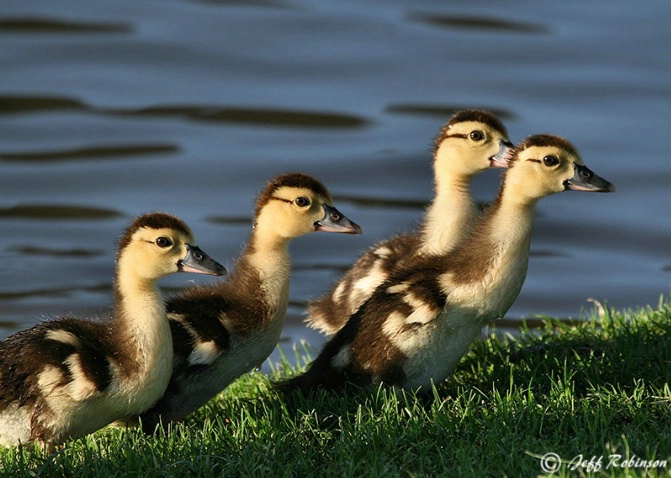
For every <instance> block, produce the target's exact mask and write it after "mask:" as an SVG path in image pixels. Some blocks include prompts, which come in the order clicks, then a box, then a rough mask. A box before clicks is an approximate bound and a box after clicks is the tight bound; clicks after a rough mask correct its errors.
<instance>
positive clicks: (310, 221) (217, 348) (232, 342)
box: [140, 173, 362, 433]
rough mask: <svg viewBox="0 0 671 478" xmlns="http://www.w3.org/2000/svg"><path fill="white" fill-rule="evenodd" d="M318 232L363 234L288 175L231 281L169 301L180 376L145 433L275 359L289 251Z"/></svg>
mask: <svg viewBox="0 0 671 478" xmlns="http://www.w3.org/2000/svg"><path fill="white" fill-rule="evenodd" d="M314 231H325V232H338V233H346V234H361V232H362V230H361V228H360V227H359V226H358V225H357V224H355V223H353V222H351V221H350V220H349V219H348V218H347V217H345V216H344V215H342V214H341V213H340V212H339V211H338V210H337V209H336V208H335V207H334V206H333V201H332V200H331V195H330V194H329V192H328V190H327V189H326V188H325V187H324V185H323V184H322V183H320V182H319V181H318V180H316V179H314V178H313V177H311V176H308V175H305V174H300V173H288V174H284V175H281V176H279V177H277V178H275V179H274V180H272V181H271V182H270V183H268V185H267V187H266V188H265V190H264V191H263V192H262V193H261V194H260V196H259V198H258V201H257V204H256V211H255V213H254V226H253V229H252V232H251V235H250V238H249V241H248V243H247V246H246V247H245V249H244V251H243V253H242V256H241V257H240V259H239V260H238V261H237V264H236V266H235V269H234V271H233V272H232V273H231V274H230V276H229V279H228V280H227V281H223V282H220V283H216V284H210V285H205V286H199V287H193V288H191V289H187V290H186V291H185V292H184V293H182V294H181V295H178V296H176V297H173V298H171V299H169V300H168V303H167V309H168V318H169V320H170V327H171V330H172V335H173V338H174V366H173V373H172V378H171V380H170V384H169V386H168V389H167V390H166V393H165V395H164V396H163V397H162V398H161V399H160V400H159V401H158V402H157V403H156V405H155V406H154V407H153V408H152V409H150V410H148V411H147V412H145V413H143V414H142V415H141V417H140V418H141V421H142V427H143V430H144V431H145V432H146V433H153V432H154V431H156V427H157V425H158V424H159V423H161V422H162V423H164V424H167V423H168V422H171V421H175V420H180V419H183V418H184V417H186V416H187V415H188V414H189V413H191V412H192V411H194V410H196V409H198V408H199V407H200V406H202V405H204V404H205V403H207V402H208V401H209V400H210V399H211V398H212V397H214V396H215V395H216V394H217V393H219V392H220V391H221V390H223V389H224V388H226V386H228V384H230V383H231V382H232V381H233V380H235V379H236V378H238V377H239V376H240V375H242V374H243V373H246V372H249V371H251V370H253V369H254V368H256V367H258V366H260V365H261V364H262V363H263V361H264V360H266V358H268V356H269V355H270V353H271V352H272V351H273V349H274V348H275V346H276V344H277V342H278V340H279V337H280V332H281V330H282V327H283V325H284V318H285V315H286V311H287V305H288V296H289V273H290V268H291V257H290V255H289V243H290V241H291V240H292V239H294V238H296V237H299V236H303V235H305V234H308V233H310V232H314Z"/></svg>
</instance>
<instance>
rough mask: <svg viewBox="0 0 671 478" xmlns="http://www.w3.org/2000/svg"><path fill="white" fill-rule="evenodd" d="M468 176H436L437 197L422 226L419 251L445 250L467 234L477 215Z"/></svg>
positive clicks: (439, 252) (432, 252)
mask: <svg viewBox="0 0 671 478" xmlns="http://www.w3.org/2000/svg"><path fill="white" fill-rule="evenodd" d="M470 181H471V178H470V177H466V176H463V175H459V176H457V175H454V176H450V177H446V178H442V179H438V178H437V179H436V197H435V199H434V200H433V202H432V203H431V205H430V206H429V209H428V210H427V212H426V216H425V219H424V224H423V228H422V247H421V249H420V251H419V252H420V253H421V254H444V253H446V252H449V251H451V250H452V249H453V248H454V247H455V246H456V245H457V244H458V243H459V241H460V240H461V239H462V238H463V237H464V236H466V235H467V234H468V233H469V232H470V230H471V228H472V226H473V223H474V219H475V218H476V217H477V215H478V212H477V207H476V204H475V201H473V198H472V196H471V188H470Z"/></svg>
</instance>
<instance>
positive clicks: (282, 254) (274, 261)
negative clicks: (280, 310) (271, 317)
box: [244, 229, 291, 304]
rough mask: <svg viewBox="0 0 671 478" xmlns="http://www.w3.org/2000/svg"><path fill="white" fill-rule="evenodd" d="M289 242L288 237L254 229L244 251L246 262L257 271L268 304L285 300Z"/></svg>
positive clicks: (287, 280)
mask: <svg viewBox="0 0 671 478" xmlns="http://www.w3.org/2000/svg"><path fill="white" fill-rule="evenodd" d="M289 242H290V239H288V238H285V237H281V236H278V235H276V234H272V233H267V232H265V231H263V230H259V229H255V230H254V232H253V233H252V236H251V237H250V239H249V242H248V245H247V249H246V251H245V253H244V258H245V260H246V261H247V263H248V264H249V265H250V266H252V267H254V268H255V269H256V270H257V271H258V272H259V276H260V278H261V284H262V288H263V289H264V290H265V292H266V299H267V301H268V303H269V304H276V303H277V302H278V301H280V300H286V297H287V295H288V294H289V275H290V272H291V256H290V254H289Z"/></svg>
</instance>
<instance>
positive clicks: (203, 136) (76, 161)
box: [0, 0, 671, 344]
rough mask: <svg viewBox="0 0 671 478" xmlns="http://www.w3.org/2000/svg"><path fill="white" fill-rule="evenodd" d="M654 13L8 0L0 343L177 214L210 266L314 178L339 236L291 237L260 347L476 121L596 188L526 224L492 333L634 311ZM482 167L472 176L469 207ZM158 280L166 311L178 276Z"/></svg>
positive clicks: (94, 299) (660, 249)
mask: <svg viewBox="0 0 671 478" xmlns="http://www.w3.org/2000/svg"><path fill="white" fill-rule="evenodd" d="M668 18H671V4H669V3H668V2H666V1H665V0H657V1H652V2H648V3H647V4H646V6H645V8H641V6H640V2H634V1H624V0H617V1H615V2H612V1H608V0H601V1H596V2H581V1H580V2H579V1H577V0H573V1H567V2H550V1H549V0H544V1H540V2H539V1H535V2H521V3H520V2H515V3H510V4H505V3H503V4H502V3H500V2H493V1H488V0H484V1H482V2H478V3H473V2H470V3H463V2H462V3H456V4H455V3H453V4H446V3H445V2H442V1H438V0H435V1H431V0H422V1H409V0H392V1H385V2H382V1H375V0H370V1H364V2H359V1H357V2H354V1H350V0H343V1H337V2H336V1H326V0H323V1H286V2H280V1H277V2H276V1H271V0H268V1H264V0H259V1H254V2H249V1H244V2H243V1H226V0H221V1H217V0H211V1H208V0H202V1H177V0H174V1H167V2H166V1H153V0H141V1H137V0H134V1H130V0H119V1H114V2H112V1H102V2H94V3H91V2H85V1H81V0H66V1H64V2H58V4H56V3H54V4H52V3H51V2H43V1H39V0H24V1H21V2H9V3H7V4H5V5H3V9H2V11H1V12H0V61H2V64H3V74H2V75H0V259H1V260H2V264H3V267H2V268H1V269H0V336H5V335H7V334H9V333H11V332H13V331H15V330H18V329H21V328H24V327H27V326H29V325H31V324H33V323H35V322H36V321H37V320H41V318H43V317H50V316H54V315H57V314H63V313H71V312H73V313H80V312H81V313H90V314H94V315H104V314H106V313H107V311H108V309H109V305H110V303H111V297H112V289H111V278H112V274H113V267H114V251H113V249H114V241H115V238H116V237H117V236H118V234H119V233H120V231H121V229H122V228H123V227H124V226H125V225H126V224H127V223H128V221H129V220H130V218H131V217H133V216H134V215H136V214H139V213H141V212H145V211H149V210H166V211H170V212H173V213H175V214H178V215H180V216H182V217H183V218H184V219H186V220H187V221H188V222H189V224H190V225H191V226H192V228H193V229H194V231H195V233H196V235H197V237H198V238H199V243H200V245H201V246H202V247H203V249H205V250H207V251H208V252H210V253H211V254H212V255H213V256H216V257H218V258H220V259H221V260H222V261H223V262H225V263H227V265H229V266H230V265H231V264H232V262H233V258H235V257H236V256H237V255H238V254H239V253H240V250H241V248H242V244H243V243H244V241H245V239H246V237H247V235H248V233H249V228H250V214H251V211H252V209H253V203H254V198H255V196H256V193H257V191H258V190H259V189H260V188H261V187H262V186H263V184H264V182H265V181H266V180H268V179H270V178H271V177H272V176H274V175H276V174H278V173H280V172H285V171H294V170H301V171H305V172H307V173H310V174H313V175H315V176H317V177H319V178H320V179H322V180H323V181H324V182H325V183H326V184H327V186H328V187H329V188H330V189H331V191H332V193H333V195H334V197H335V199H336V202H337V204H338V207H339V208H340V209H341V210H342V211H343V212H345V213H346V214H347V215H348V216H350V217H351V218H353V219H354V220H356V221H357V222H359V223H360V224H361V225H362V226H363V227H364V231H365V235H363V236H361V237H342V236H335V235H327V234H314V235H312V236H310V237H304V238H301V239H299V240H297V241H295V243H294V245H293V246H292V252H293V254H294V264H295V267H294V275H293V282H292V293H291V301H290V311H289V320H288V324H287V328H286V331H285V336H284V337H283V343H285V344H290V343H293V342H295V341H297V340H299V339H301V338H307V339H308V340H309V341H311V342H312V343H314V344H318V343H319V342H320V340H321V339H320V337H319V336H318V334H316V333H314V332H310V331H308V330H306V329H305V328H304V327H303V326H302V324H301V315H302V313H303V310H304V305H305V302H306V301H307V300H308V299H309V298H312V297H316V296H317V295H319V294H321V293H322V292H324V291H326V290H327V289H328V288H329V286H330V284H331V283H332V281H333V280H335V278H337V277H338V275H339V274H341V273H342V272H343V271H344V270H345V269H346V268H347V266H348V265H349V264H351V263H352V261H353V260H354V259H355V258H356V257H357V255H358V254H359V253H360V251H362V250H364V249H365V248H366V247H368V246H369V245H370V244H371V243H373V242H375V241H378V240H380V239H382V238H384V237H388V236H389V235H391V234H395V233H398V232H403V231H407V230H409V229H411V228H413V227H415V226H416V224H417V222H418V221H419V219H420V217H421V215H422V212H423V210H424V208H425V206H426V204H427V202H428V201H429V200H430V198H431V195H432V188H433V184H432V178H431V167H430V165H431V157H430V151H431V148H432V142H433V138H434V136H435V135H436V133H437V132H438V130H439V129H440V126H441V125H442V123H443V122H444V121H445V120H446V119H447V118H448V117H449V116H450V115H451V114H452V113H453V112H454V111H456V110H459V109H463V108H470V107H482V108H487V109H490V110H492V111H493V112H495V113H496V114H498V115H499V116H500V117H501V119H502V120H503V121H504V122H505V123H506V124H507V125H508V128H509V131H510V133H511V136H512V139H513V140H519V139H521V138H523V137H524V136H526V135H528V134H531V133H539V132H552V133H556V134H561V135H564V136H566V137H568V138H569V139H571V140H572V141H573V142H574V143H575V144H576V145H577V146H578V148H579V149H580V151H581V153H582V155H583V157H584V159H585V161H586V162H587V164H588V165H589V166H590V167H591V168H592V169H594V170H595V171H596V172H597V173H598V174H600V175H602V176H604V177H605V178H607V179H609V180H611V181H612V182H613V183H615V184H616V186H617V192H616V193H615V194H612V195H586V194H578V193H573V194H571V193H566V194H562V195H559V196H557V197H552V198H549V199H547V200H545V201H543V203H541V205H540V207H539V214H538V221H537V224H536V229H535V232H534V240H533V243H532V255H533V257H532V258H531V261H530V265H529V274H528V278H527V282H526V284H525V286H524V289H523V290H522V293H521V295H520V297H519V299H518V301H517V303H516V304H515V305H514V306H513V308H512V309H511V311H510V313H509V319H510V320H513V322H512V323H508V324H507V325H511V326H512V327H514V326H515V325H516V323H515V322H514V320H515V319H519V318H520V317H534V316H535V315H537V314H550V315H554V316H558V317H562V318H569V317H574V318H576V317H577V318H579V317H581V316H582V314H583V312H582V310H583V309H589V310H591V309H592V307H593V306H592V304H591V303H589V302H587V298H589V297H594V298H597V299H599V300H602V301H607V302H608V303H610V304H612V305H614V306H617V307H634V306H639V305H646V304H653V305H654V304H655V303H656V302H657V300H658V298H659V296H660V295H661V294H668V292H669V283H670V282H671V275H670V272H671V258H670V257H669V256H670V251H671V221H669V220H668V204H669V199H670V198H669V184H671V161H669V160H668V156H669V153H668V147H667V144H666V143H667V137H668V134H669V120H668V115H669V111H671V55H669V53H668V47H667V45H668V40H669V34H668V31H669V30H668V25H667V21H668ZM498 181H499V176H498V174H497V173H496V172H491V173H487V174H484V175H482V177H479V178H478V179H477V180H476V184H475V187H474V194H475V196H476V197H477V199H478V200H479V201H488V200H491V198H492V197H493V195H494V194H495V191H496V189H497V185H498ZM209 280H212V279H208V278H202V277H191V276H186V275H183V276H176V277H171V278H168V279H166V280H165V281H164V282H163V285H164V288H165V290H166V291H167V292H168V293H170V292H173V291H176V290H178V289H179V288H180V287H182V286H183V285H185V284H186V283H189V282H196V283H202V282H207V281H209Z"/></svg>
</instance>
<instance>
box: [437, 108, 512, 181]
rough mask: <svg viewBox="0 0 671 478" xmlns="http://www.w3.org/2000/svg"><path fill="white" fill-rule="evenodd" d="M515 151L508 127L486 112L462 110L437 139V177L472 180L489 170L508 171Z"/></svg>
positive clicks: (444, 127)
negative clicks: (503, 169)
mask: <svg viewBox="0 0 671 478" xmlns="http://www.w3.org/2000/svg"><path fill="white" fill-rule="evenodd" d="M513 152H514V150H513V144H512V143H511V142H510V140H509V139H508V132H507V131H506V127H505V126H504V125H503V123H502V122H501V121H500V120H499V119H498V118H497V117H496V116H494V115H493V114H492V113H490V112H488V111H484V110H464V111H459V112H457V113H456V114H455V115H454V116H452V118H450V120H449V121H448V122H447V124H445V126H443V128H442V129H441V131H440V133H439V134H438V137H437V138H436V141H435V150H434V169H435V172H436V178H437V179H439V178H440V177H441V176H448V175H449V176H453V175H459V176H463V177H465V178H470V177H472V176H474V175H476V174H478V173H480V172H482V171H484V170H485V169H487V168H490V167H496V168H507V167H508V161H509V160H510V159H511V158H512V156H513Z"/></svg>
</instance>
